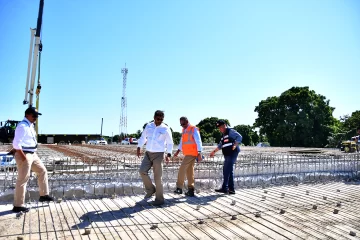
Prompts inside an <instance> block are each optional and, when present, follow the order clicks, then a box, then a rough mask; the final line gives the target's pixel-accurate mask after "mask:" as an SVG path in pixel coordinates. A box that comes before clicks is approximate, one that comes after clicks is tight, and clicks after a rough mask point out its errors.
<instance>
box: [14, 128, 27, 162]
mask: <svg viewBox="0 0 360 240" xmlns="http://www.w3.org/2000/svg"><path fill="white" fill-rule="evenodd" d="M25 134H26V129H25V126H23V125H18V127H17V128H16V130H15V137H14V140H13V148H14V149H15V151H16V152H18V153H19V154H20V156H21V160H22V161H25V160H26V155H25V153H24V152H23V150H22V143H23V139H24V137H25Z"/></svg>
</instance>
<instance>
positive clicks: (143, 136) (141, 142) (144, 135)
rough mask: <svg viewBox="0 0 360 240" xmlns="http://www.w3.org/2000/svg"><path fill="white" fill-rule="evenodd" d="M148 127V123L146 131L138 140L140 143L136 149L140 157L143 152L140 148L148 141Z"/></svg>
mask: <svg viewBox="0 0 360 240" xmlns="http://www.w3.org/2000/svg"><path fill="white" fill-rule="evenodd" d="M147 128H148V124H147V125H146V127H145V129H144V131H143V132H142V133H141V137H140V139H139V140H138V145H137V149H136V155H137V156H138V157H140V154H141V152H140V148H141V147H142V146H144V144H145V142H146V138H147Z"/></svg>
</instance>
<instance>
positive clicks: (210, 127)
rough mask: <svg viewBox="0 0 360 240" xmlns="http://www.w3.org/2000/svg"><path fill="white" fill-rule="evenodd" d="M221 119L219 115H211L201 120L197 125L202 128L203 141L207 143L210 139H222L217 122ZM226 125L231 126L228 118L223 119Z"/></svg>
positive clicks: (216, 140)
mask: <svg viewBox="0 0 360 240" xmlns="http://www.w3.org/2000/svg"><path fill="white" fill-rule="evenodd" d="M218 120H219V118H217V117H210V118H205V119H203V120H201V121H200V122H199V123H198V124H197V125H196V126H197V127H198V128H199V129H200V136H201V141H202V142H204V143H207V142H208V141H209V140H213V139H214V140H215V142H216V143H217V142H219V141H220V139H221V132H220V131H219V130H218V128H217V127H216V122H217V121H218ZM223 120H224V121H225V123H226V125H228V126H230V122H229V120H227V119H223Z"/></svg>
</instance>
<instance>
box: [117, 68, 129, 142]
mask: <svg viewBox="0 0 360 240" xmlns="http://www.w3.org/2000/svg"><path fill="white" fill-rule="evenodd" d="M121 73H122V74H123V92H122V97H121V116H120V126H119V128H120V129H119V140H120V142H121V140H122V137H123V138H125V137H126V135H127V99H126V80H127V74H128V69H127V68H126V63H125V68H123V69H121Z"/></svg>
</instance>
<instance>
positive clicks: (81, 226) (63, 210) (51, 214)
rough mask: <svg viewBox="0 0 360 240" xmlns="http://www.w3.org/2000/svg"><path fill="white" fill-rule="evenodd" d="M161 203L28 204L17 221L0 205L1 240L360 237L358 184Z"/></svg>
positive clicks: (138, 199) (132, 198)
mask: <svg viewBox="0 0 360 240" xmlns="http://www.w3.org/2000/svg"><path fill="white" fill-rule="evenodd" d="M263 196H265V198H264V197H263ZM324 197H325V198H324ZM165 198H166V201H165V205H163V206H162V207H154V206H151V205H149V203H148V202H147V201H145V200H143V196H142V195H127V196H117V197H116V198H114V199H112V198H90V197H89V198H87V197H86V198H85V197H84V198H81V199H75V198H73V199H64V200H63V201H62V202H60V203H57V202H54V203H49V204H47V203H45V204H44V203H39V202H36V201H33V202H30V203H28V206H30V207H31V210H30V212H28V213H24V214H21V215H18V216H17V215H16V214H15V213H12V212H11V211H10V210H11V209H12V205H11V204H5V203H3V204H1V205H0V238H1V239H17V237H24V239H336V240H338V239H360V237H359V236H360V209H359V208H358V206H359V203H360V200H359V199H360V185H359V184H357V183H354V182H353V183H345V182H329V183H325V184H300V185H293V186H278V187H276V186H275V187H269V188H266V189H262V188H252V189H238V190H237V191H236V194H234V195H225V194H217V193H215V192H213V191H202V192H200V193H198V194H197V196H196V197H193V198H189V197H185V196H184V195H176V194H172V193H166V195H165ZM150 200H153V199H150ZM314 205H315V206H316V209H314V207H313V206H314ZM334 209H337V210H338V212H336V213H334ZM350 232H352V235H354V233H355V234H356V236H351V235H350Z"/></svg>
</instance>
